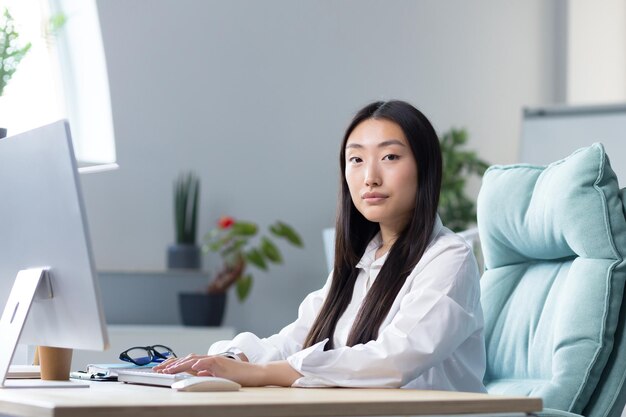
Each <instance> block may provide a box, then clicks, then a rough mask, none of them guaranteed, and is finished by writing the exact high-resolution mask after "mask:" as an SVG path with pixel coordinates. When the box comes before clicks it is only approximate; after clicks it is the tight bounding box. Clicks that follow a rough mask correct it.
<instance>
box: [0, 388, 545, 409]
mask: <svg viewBox="0 0 626 417" xmlns="http://www.w3.org/2000/svg"><path fill="white" fill-rule="evenodd" d="M541 409H542V402H541V399H538V398H526V397H501V396H491V395H486V394H470V393H460V392H444V391H418V390H403V389H348V388H320V389H313V388H270V387H268V388H242V390H241V391H239V392H221V393H220V392H204V393H198V392H176V391H174V390H171V389H168V388H160V387H147V386H141V385H124V384H122V383H117V382H104V383H92V386H91V388H89V389H84V388H83V389H80V388H69V389H67V388H66V389H0V414H8V415H11V416H24V417H84V416H89V417H104V416H114V417H147V416H149V417H171V416H185V417H210V416H219V417H223V416H228V417H252V416H264V417H284V416H291V417H312V416H367V415H372V416H373V415H378V416H381V415H435V414H468V413H531V412H536V411H540V410H541Z"/></svg>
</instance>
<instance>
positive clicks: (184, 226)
mask: <svg viewBox="0 0 626 417" xmlns="http://www.w3.org/2000/svg"><path fill="white" fill-rule="evenodd" d="M199 200H200V178H198V176H197V175H196V174H195V173H193V172H188V173H182V174H180V175H179V177H178V179H177V180H176V181H175V183H174V220H175V223H174V224H175V229H176V243H175V244H174V245H170V246H169V247H168V248H167V267H168V268H170V269H200V265H201V256H200V247H199V246H198V245H197V244H196V236H197V230H198V202H199Z"/></svg>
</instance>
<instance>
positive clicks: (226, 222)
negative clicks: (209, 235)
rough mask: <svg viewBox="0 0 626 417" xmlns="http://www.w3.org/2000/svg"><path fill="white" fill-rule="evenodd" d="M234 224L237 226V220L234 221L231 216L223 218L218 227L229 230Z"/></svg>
mask: <svg viewBox="0 0 626 417" xmlns="http://www.w3.org/2000/svg"><path fill="white" fill-rule="evenodd" d="M233 224H235V219H233V218H232V217H230V216H222V217H221V218H220V220H219V221H218V222H217V226H218V227H219V228H220V229H228V228H229V227H230V226H232V225H233Z"/></svg>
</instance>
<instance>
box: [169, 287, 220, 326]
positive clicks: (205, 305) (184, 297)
mask: <svg viewBox="0 0 626 417" xmlns="http://www.w3.org/2000/svg"><path fill="white" fill-rule="evenodd" d="M178 303H179V306H180V315H181V319H182V322H183V324H184V325H185V326H221V325H222V319H223V318H224V310H225V308H226V293H220V294H206V293H179V294H178Z"/></svg>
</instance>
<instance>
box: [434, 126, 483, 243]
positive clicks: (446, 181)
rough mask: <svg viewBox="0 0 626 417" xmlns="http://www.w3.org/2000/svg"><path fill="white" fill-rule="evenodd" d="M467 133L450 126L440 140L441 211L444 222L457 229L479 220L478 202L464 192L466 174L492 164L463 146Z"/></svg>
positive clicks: (479, 173)
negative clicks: (441, 165) (441, 166)
mask: <svg viewBox="0 0 626 417" xmlns="http://www.w3.org/2000/svg"><path fill="white" fill-rule="evenodd" d="M467 136H468V135H467V131H466V130H465V129H450V130H449V131H447V132H445V133H444V134H443V135H442V136H441V140H440V145H441V154H442V158H443V178H442V183H441V194H440V197H439V208H438V212H439V216H440V217H441V220H442V222H443V224H445V225H446V227H449V228H450V229H451V230H453V231H455V232H459V231H462V230H465V229H467V228H468V227H469V226H470V225H472V224H475V223H476V207H475V203H474V201H473V200H472V199H470V198H469V197H467V196H466V195H465V182H466V181H467V177H468V176H469V175H479V176H482V175H483V174H484V173H485V170H486V169H487V168H488V167H489V164H488V163H487V162H485V161H483V160H482V159H480V158H478V156H477V155H476V153H475V152H473V151H468V150H465V149H462V148H463V147H464V146H465V144H466V142H467Z"/></svg>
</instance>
